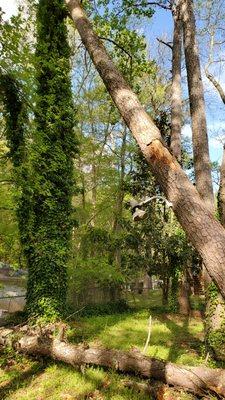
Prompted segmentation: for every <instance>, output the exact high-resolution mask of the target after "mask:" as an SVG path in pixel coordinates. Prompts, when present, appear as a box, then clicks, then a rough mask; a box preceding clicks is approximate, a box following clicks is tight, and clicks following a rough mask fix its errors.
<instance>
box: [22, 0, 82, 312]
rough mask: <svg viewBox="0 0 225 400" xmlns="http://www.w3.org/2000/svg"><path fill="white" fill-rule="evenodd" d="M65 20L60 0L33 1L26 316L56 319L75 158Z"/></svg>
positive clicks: (64, 283) (62, 287)
mask: <svg viewBox="0 0 225 400" xmlns="http://www.w3.org/2000/svg"><path fill="white" fill-rule="evenodd" d="M65 17H66V10H65V6H64V3H63V0H50V1H49V0H40V1H39V4H38V8H37V45H36V78H37V103H36V109H35V122H36V131H35V135H34V144H33V149H32V166H33V170H32V176H33V184H32V203H33V204H32V227H31V230H32V240H31V241H30V242H29V244H28V246H27V249H26V255H27V259H28V272H29V274H28V283H27V310H28V312H29V314H30V315H39V316H45V317H46V318H57V317H58V316H60V315H61V313H62V312H63V308H64V306H65V302H66V293H67V267H66V264H67V259H68V254H69V249H70V239H71V230H72V212H73V209H72V205H71V199H72V194H73V191H74V179H73V156H74V155H75V153H76V152H77V143H76V140H75V135H74V132H73V126H74V107H73V103H72V94H71V85H70V78H69V71H70V65H69V57H70V49H69V46H68V42H67V28H66V25H65Z"/></svg>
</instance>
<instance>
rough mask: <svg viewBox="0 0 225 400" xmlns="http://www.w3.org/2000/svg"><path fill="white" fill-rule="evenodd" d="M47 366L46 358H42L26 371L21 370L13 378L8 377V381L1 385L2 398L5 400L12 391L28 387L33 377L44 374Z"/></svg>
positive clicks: (0, 394)
mask: <svg viewBox="0 0 225 400" xmlns="http://www.w3.org/2000/svg"><path fill="white" fill-rule="evenodd" d="M47 366H48V362H47V361H46V360H41V361H40V362H38V363H35V364H34V365H32V366H30V367H29V368H28V369H27V370H26V371H24V372H21V373H20V374H18V375H16V376H14V377H12V378H11V379H10V378H9V379H7V380H6V382H5V383H2V384H1V386H0V399H1V400H4V399H6V397H7V396H8V395H9V394H10V393H12V392H14V391H16V390H18V389H20V388H25V387H28V386H29V385H30V383H31V381H32V380H33V378H34V377H38V376H39V375H40V374H42V373H43V372H44V371H45V369H46V368H47Z"/></svg>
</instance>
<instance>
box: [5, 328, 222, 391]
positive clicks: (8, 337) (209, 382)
mask: <svg viewBox="0 0 225 400" xmlns="http://www.w3.org/2000/svg"><path fill="white" fill-rule="evenodd" d="M53 328H54V327H53ZM53 332H54V331H53V330H52V328H51V327H50V329H48V328H46V329H45V330H44V331H41V332H40V331H39V332H37V331H33V332H29V330H28V331H26V327H23V328H22V329H21V332H18V331H16V330H15V331H13V330H10V329H4V328H3V329H1V330H0V344H1V345H3V346H7V345H10V346H13V348H14V349H16V350H18V351H19V352H21V353H25V354H31V355H39V356H40V355H41V356H47V357H51V358H53V359H54V360H58V361H63V362H65V363H67V364H70V365H72V366H82V365H85V364H88V365H90V364H91V365H99V366H103V367H107V368H113V369H116V370H118V371H122V372H129V373H136V374H138V375H139V376H141V377H143V378H153V379H156V380H159V381H161V382H165V383H167V384H169V385H173V386H180V387H182V388H184V389H186V390H188V391H192V392H194V393H196V394H199V395H203V394H205V393H206V392H207V393H208V392H211V393H216V394H219V395H224V396H225V371H224V370H222V369H210V368H206V367H185V366H180V365H176V364H172V363H169V362H166V361H162V360H157V359H155V358H150V357H146V356H144V355H143V354H142V353H141V352H140V351H139V350H137V349H134V350H132V351H130V352H124V351H121V350H111V349H105V348H100V347H89V346H88V345H87V344H81V345H72V344H70V343H67V342H66V341H65V340H64V336H65V335H64V329H61V331H60V334H59V337H58V338H56V337H54V335H52V333H53ZM18 333H19V335H18ZM13 334H14V335H15V334H16V335H17V336H13ZM21 334H22V337H21Z"/></svg>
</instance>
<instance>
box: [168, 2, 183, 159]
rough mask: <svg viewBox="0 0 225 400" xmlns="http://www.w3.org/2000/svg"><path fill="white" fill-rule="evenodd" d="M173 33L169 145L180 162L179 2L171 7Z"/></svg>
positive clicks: (180, 32)
mask: <svg viewBox="0 0 225 400" xmlns="http://www.w3.org/2000/svg"><path fill="white" fill-rule="evenodd" d="M172 14H173V21H174V32H173V47H172V54H173V60H172V88H171V143H170V147H171V150H172V153H173V155H174V156H175V157H176V158H177V160H178V161H179V162H180V161H181V126H182V94H181V49H182V23H181V18H180V5H179V1H178V2H175V4H173V7H172Z"/></svg>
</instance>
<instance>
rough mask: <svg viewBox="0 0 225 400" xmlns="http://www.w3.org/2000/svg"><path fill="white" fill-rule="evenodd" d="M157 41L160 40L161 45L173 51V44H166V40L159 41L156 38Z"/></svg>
mask: <svg viewBox="0 0 225 400" xmlns="http://www.w3.org/2000/svg"><path fill="white" fill-rule="evenodd" d="M156 39H157V40H158V42H159V43H162V44H165V46H167V47H169V48H170V50H172V51H173V46H172V44H170V42H164V40H162V39H159V38H156Z"/></svg>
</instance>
